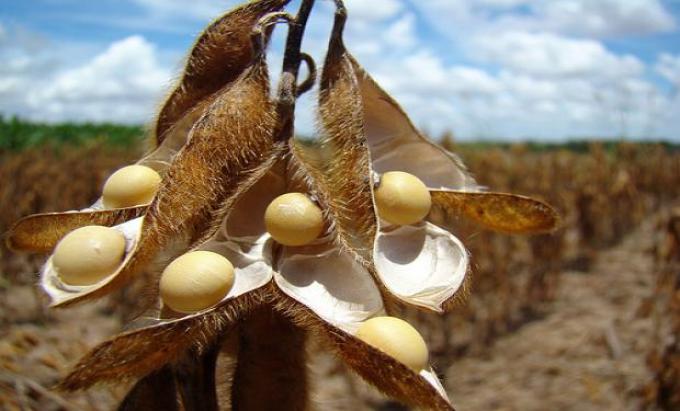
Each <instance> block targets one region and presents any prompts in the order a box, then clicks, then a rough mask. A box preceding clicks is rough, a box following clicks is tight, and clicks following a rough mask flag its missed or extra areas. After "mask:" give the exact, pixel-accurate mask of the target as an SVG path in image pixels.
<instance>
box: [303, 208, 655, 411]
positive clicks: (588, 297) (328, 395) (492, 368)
mask: <svg viewBox="0 0 680 411" xmlns="http://www.w3.org/2000/svg"><path fill="white" fill-rule="evenodd" d="M655 226H656V219H655V218H649V219H646V220H645V221H644V222H643V224H642V225H641V226H640V227H639V228H637V229H636V230H634V231H633V232H632V233H631V234H629V235H628V236H627V237H626V238H625V239H624V240H623V241H622V242H621V243H620V244H618V245H616V246H614V247H612V248H610V249H607V250H604V251H602V252H600V253H599V254H598V255H597V257H596V259H595V260H594V261H593V263H592V264H591V266H590V267H591V269H590V270H589V271H587V272H583V271H569V272H565V273H563V274H562V278H561V284H560V287H559V291H558V295H557V296H556V299H555V300H554V302H552V303H550V304H548V305H546V306H545V307H544V308H543V310H542V315H541V316H540V317H539V318H536V319H534V320H533V321H530V322H528V323H526V324H524V325H522V326H521V327H520V328H518V329H517V330H516V331H515V332H513V333H511V334H508V335H506V336H504V337H501V338H499V339H498V340H497V341H496V342H495V343H494V344H493V345H492V346H491V347H489V348H488V349H484V350H482V351H481V352H478V353H475V354H471V355H467V356H464V357H463V358H461V359H460V360H458V361H455V362H454V363H453V364H452V365H451V366H450V367H449V368H448V369H445V370H442V369H439V370H438V371H439V372H440V374H441V376H442V378H443V380H444V386H445V387H446V389H447V391H448V393H449V397H450V398H451V400H452V402H453V404H454V406H455V407H456V409H457V410H463V411H487V410H508V411H510V410H517V411H519V410H522V411H532V410H536V411H539V410H580V411H584V410H585V411H587V410H637V409H640V407H641V398H642V395H643V391H644V387H645V386H646V384H648V383H649V381H650V379H651V378H652V376H651V374H650V372H649V370H648V368H647V365H646V356H647V353H649V352H650V350H652V349H653V346H654V343H655V341H656V340H655V336H654V324H653V320H652V319H651V318H645V317H647V316H645V315H641V312H640V311H641V307H644V306H645V305H646V302H647V301H648V300H649V298H650V296H652V295H654V287H655V284H656V282H655V281H656V280H655V277H654V275H653V264H654V261H653V254H652V252H651V249H652V246H653V237H654V228H655ZM473 292H474V291H473ZM327 361H329V360H328V359H327ZM328 367H329V370H332V369H333V366H328ZM328 373H329V374H332V371H329V372H328ZM320 381H321V382H320V384H319V386H318V390H317V398H316V401H317V404H318V408H319V409H326V410H330V409H334V410H355V409H379V410H398V409H404V408H401V407H399V406H398V405H396V404H391V403H389V402H384V401H381V400H380V396H379V394H377V393H375V392H374V391H373V390H371V389H367V388H366V387H365V384H363V383H362V382H360V380H358V379H357V378H354V377H352V378H347V377H345V376H344V375H343V374H338V375H337V376H336V377H335V378H325V379H321V380H320ZM350 393H353V394H350ZM352 395H355V396H356V397H355V398H351V396H352ZM357 397H359V398H361V399H360V400H358V399H357Z"/></svg>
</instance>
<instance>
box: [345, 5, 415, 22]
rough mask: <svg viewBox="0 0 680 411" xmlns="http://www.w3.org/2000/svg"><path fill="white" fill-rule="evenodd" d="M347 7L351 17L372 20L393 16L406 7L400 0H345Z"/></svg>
mask: <svg viewBox="0 0 680 411" xmlns="http://www.w3.org/2000/svg"><path fill="white" fill-rule="evenodd" d="M345 7H347V12H348V14H349V16H350V18H351V19H356V20H367V21H372V22H378V21H384V20H388V19H390V18H393V17H395V16H396V15H397V14H399V13H400V12H401V11H402V10H403V9H404V5H403V4H402V2H401V1H400V0H370V1H366V0H345Z"/></svg>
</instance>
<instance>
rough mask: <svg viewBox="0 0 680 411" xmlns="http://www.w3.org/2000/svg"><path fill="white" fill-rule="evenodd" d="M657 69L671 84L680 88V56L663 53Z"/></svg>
mask: <svg viewBox="0 0 680 411" xmlns="http://www.w3.org/2000/svg"><path fill="white" fill-rule="evenodd" d="M655 69H656V71H657V73H659V74H661V75H662V76H663V77H664V78H665V79H666V80H668V81H669V82H670V83H671V84H673V85H674V86H675V87H677V88H680V54H676V55H673V54H669V53H662V54H661V55H660V56H659V61H658V62H657V63H656V67H655Z"/></svg>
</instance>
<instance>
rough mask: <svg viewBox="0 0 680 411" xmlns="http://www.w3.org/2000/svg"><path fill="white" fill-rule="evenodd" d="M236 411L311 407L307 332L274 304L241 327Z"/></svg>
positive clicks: (233, 394) (294, 410)
mask: <svg viewBox="0 0 680 411" xmlns="http://www.w3.org/2000/svg"><path fill="white" fill-rule="evenodd" d="M239 333H240V334H239V343H238V344H239V347H238V364H237V366H236V371H235V373H234V383H233V385H232V391H231V398H232V409H233V410H234V411H267V410H272V411H274V410H277V411H302V410H305V409H306V408H307V375H306V368H305V334H304V331H303V330H301V329H300V328H297V327H295V326H294V325H293V324H292V323H291V322H290V321H289V320H288V319H286V318H284V317H282V316H281V315H280V314H278V313H277V312H275V311H274V310H273V309H272V308H271V307H269V306H264V307H263V308H261V309H258V310H257V311H255V312H253V313H252V314H251V315H250V316H249V317H248V319H247V320H245V321H244V322H243V323H242V325H241V326H240V327H239Z"/></svg>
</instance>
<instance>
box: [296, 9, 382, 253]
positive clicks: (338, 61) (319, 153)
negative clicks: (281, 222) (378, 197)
mask: <svg viewBox="0 0 680 411" xmlns="http://www.w3.org/2000/svg"><path fill="white" fill-rule="evenodd" d="M343 26H344V17H343V16H342V15H341V16H340V17H339V18H336V23H335V28H334V30H333V36H332V38H331V41H330V45H329V48H328V54H327V56H326V63H325V65H324V70H323V73H322V76H321V90H320V96H319V117H320V125H321V128H322V129H321V132H320V134H321V141H320V143H319V146H318V147H315V148H314V153H312V150H304V149H303V146H301V145H298V146H295V147H294V148H293V153H294V154H296V155H297V156H298V157H299V159H300V162H301V163H302V164H303V168H305V169H306V170H305V171H306V172H307V173H308V174H309V177H310V178H311V180H312V182H313V184H312V185H313V186H314V187H315V188H316V191H317V192H318V195H319V196H320V197H321V198H320V199H319V200H320V202H321V203H322V204H323V205H324V208H325V209H326V210H327V212H328V214H329V219H330V220H331V222H332V223H333V228H334V232H335V234H336V235H337V240H339V243H340V245H341V247H342V248H343V249H347V250H349V251H351V252H353V253H355V254H357V255H358V256H359V257H360V258H361V259H362V260H364V261H367V262H370V260H371V250H372V247H373V241H374V238H375V234H376V231H377V221H376V214H375V209H374V207H373V184H372V179H371V164H370V157H369V152H368V146H367V143H366V137H365V135H364V127H363V115H362V107H361V95H360V92H359V86H358V83H357V80H356V75H355V73H354V68H353V66H352V62H351V60H350V59H349V57H348V55H347V52H346V50H345V47H344V45H343V43H342V27H343ZM369 264H370V263H369Z"/></svg>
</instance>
